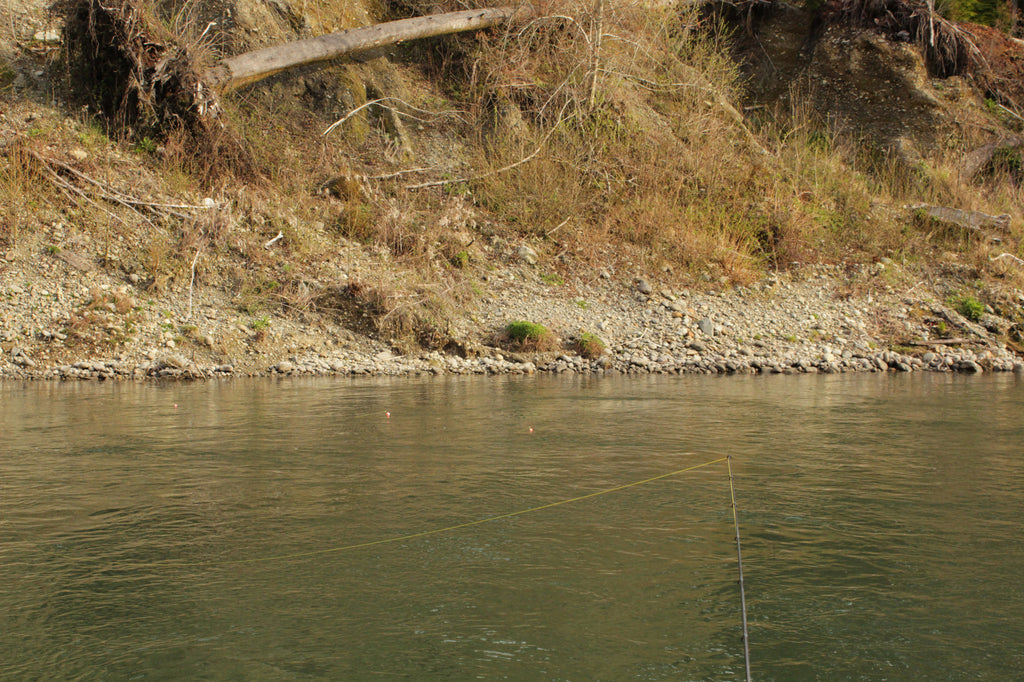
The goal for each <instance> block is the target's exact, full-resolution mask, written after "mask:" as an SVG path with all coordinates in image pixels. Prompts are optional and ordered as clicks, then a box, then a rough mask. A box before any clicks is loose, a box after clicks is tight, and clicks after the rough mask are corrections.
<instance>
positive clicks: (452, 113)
mask: <svg viewBox="0 0 1024 682" xmlns="http://www.w3.org/2000/svg"><path fill="white" fill-rule="evenodd" d="M389 101H394V102H400V103H401V104H404V105H405V106H406V107H408V108H410V109H412V110H414V111H418V112H420V113H424V114H430V115H431V116H436V117H441V116H454V117H455V118H460V117H459V116H458V112H456V111H429V110H427V109H420V108H419V107H414V106H413V105H411V104H409V103H408V102H406V101H405V100H403V99H400V98H398V97H381V98H379V99H372V100H370V101H369V102H366V103H364V104H360V105H359V106H358V107H356V108H355V109H353V110H352V111H350V112H348V113H347V114H345V115H344V116H343V117H342V118H340V119H338V120H337V121H335V122H334V123H332V124H331V125H329V126H328V127H327V130H325V131H324V132H323V133H321V136H324V137H325V136H327V134H328V133H330V132H331V131H332V130H334V129H335V128H337V127H338V126H340V125H341V124H343V123H344V122H345V121H347V120H349V119H350V118H352V117H353V116H355V115H356V114H358V113H359V112H360V111H362V110H363V109H365V108H367V107H370V106H373V105H374V104H380V105H381V107H383V108H384V109H390V110H391V111H393V112H395V113H396V114H398V115H399V116H405V117H406V118H412V119H415V120H417V121H422V120H423V119H421V118H416V117H415V116H413V115H412V114H408V113H406V112H404V111H401V110H399V109H396V108H394V107H389V106H387V105H384V104H381V102H389Z"/></svg>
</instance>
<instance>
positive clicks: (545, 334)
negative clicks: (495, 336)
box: [505, 320, 556, 351]
mask: <svg viewBox="0 0 1024 682" xmlns="http://www.w3.org/2000/svg"><path fill="white" fill-rule="evenodd" d="M505 340H506V341H507V342H508V344H509V345H511V346H513V347H514V348H518V349H521V350H538V351H542V350H550V349H552V348H554V347H555V344H556V339H555V336H554V334H552V333H551V330H549V329H548V328H547V327H545V326H544V325H542V324H536V323H534V322H527V321H525V320H515V321H513V322H509V323H508V324H507V325H505Z"/></svg>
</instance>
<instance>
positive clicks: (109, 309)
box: [0, 253, 1024, 381]
mask: <svg viewBox="0 0 1024 682" xmlns="http://www.w3.org/2000/svg"><path fill="white" fill-rule="evenodd" d="M61 255H62V254H61V253H58V254H54V255H52V257H44V258H36V259H22V258H19V257H18V256H17V255H16V254H10V253H8V254H6V255H4V257H3V260H2V261H0V271H2V272H3V275H4V277H3V282H4V283H3V285H2V289H0V319H3V321H4V325H3V331H2V337H0V344H2V348H3V355H2V357H0V378H2V379H6V380H24V379H36V380H98V381H104V380H115V381H116V380H151V379H187V380H189V379H213V378H223V377H232V376H272V375H276V376H280V375H339V376H346V375H424V374H507V373H533V372H554V373H564V372H579V373H702V374H709V373H720V374H731V373H756V372H761V373H814V372H827V373H838V372H880V371H902V372H912V371H943V372H951V371H953V372H957V371H958V372H975V373H978V372H987V371H995V372H1008V371H1017V372H1024V361H1022V359H1021V357H1020V356H1019V355H1017V354H1015V353H1014V352H1013V350H1012V348H1011V347H1008V346H1007V343H1006V333H1007V331H1008V330H1010V329H1011V328H1012V325H1013V322H1012V321H1011V320H1008V319H1005V318H1003V317H1001V316H999V315H997V314H995V313H996V311H995V310H993V309H991V308H989V309H988V311H987V312H985V313H983V314H981V315H980V319H979V321H978V322H977V323H975V322H972V321H970V320H968V319H966V318H965V317H963V316H962V315H961V314H960V313H959V312H957V311H956V310H954V309H953V308H952V307H951V306H950V305H949V301H948V295H945V296H944V294H943V291H942V290H941V289H942V286H941V285H940V286H939V287H936V285H935V284H934V283H932V282H930V281H928V279H927V278H926V277H925V274H924V273H922V272H916V271H914V270H913V269H910V268H905V267H903V266H900V265H899V264H896V263H893V262H891V261H888V262H880V263H877V264H873V265H868V266H852V267H843V266H830V265H805V266H799V265H794V266H793V267H792V268H791V270H789V271H787V272H785V273H777V274H773V275H770V276H769V277H767V278H766V279H764V280H763V281H761V282H758V283H755V284H753V285H751V286H722V287H719V288H715V287H713V286H709V287H708V288H707V289H706V290H692V289H689V288H685V287H679V286H674V285H673V284H671V283H668V282H665V283H661V282H659V281H658V280H657V279H656V278H653V277H647V276H644V275H642V274H641V275H631V274H628V273H612V272H609V271H601V272H599V273H597V274H596V275H595V276H594V277H593V278H592V279H591V280H589V281H588V280H583V279H578V280H576V281H562V280H556V279H554V278H552V277H550V276H548V275H545V274H544V273H543V272H542V271H540V270H538V269H537V267H536V266H535V265H532V264H530V263H529V262H527V261H522V260H520V262H516V263H511V264H509V265H507V266H506V267H503V268H495V269H493V270H492V271H490V272H489V273H488V274H487V275H485V276H484V277H483V278H482V279H481V280H480V281H479V282H478V285H479V291H478V293H477V294H476V295H474V296H473V297H472V298H471V299H470V300H469V301H468V302H467V304H466V305H465V307H464V308H462V309H461V310H460V311H459V312H457V313H456V314H453V316H452V319H451V326H450V328H449V333H450V335H451V337H452V339H453V342H451V343H449V344H448V346H447V348H446V350H445V351H439V350H433V351H421V350H414V351H408V350H405V349H403V348H402V347H400V344H397V343H393V342H389V340H388V339H383V338H374V336H373V335H368V334H364V333H360V332H357V331H353V329H352V328H350V326H346V324H344V323H343V321H342V320H341V319H339V318H338V317H336V316H333V315H331V314H330V313H323V314H317V315H309V314H307V315H305V316H298V315H292V316H289V315H272V314H268V315H263V316H260V317H259V318H253V317H252V316H250V315H248V314H246V313H244V312H242V311H239V309H238V308H237V306H236V305H233V304H232V295H231V292H230V291H224V290H219V289H215V288H209V287H203V288H193V290H191V291H189V290H188V289H187V288H184V287H182V288H181V289H180V290H178V291H175V292H170V293H169V294H168V295H165V296H163V297H160V298H150V297H148V296H149V294H148V293H147V292H146V291H145V289H144V288H143V287H142V286H141V285H140V286H135V285H133V283H132V281H131V279H127V280H124V279H121V278H119V277H116V276H113V275H112V274H110V273H108V272H106V271H103V270H99V269H90V270H89V271H81V270H78V269H76V268H75V267H74V265H73V264H72V263H69V262H68V261H69V258H68V256H67V255H64V257H63V258H62V257H61ZM12 256H13V257H12ZM72 260H73V259H72ZM16 282H22V284H17V283H16ZM945 289H947V290H948V285H946V286H945ZM1006 297H1007V302H1008V305H1010V306H1014V305H1016V306H1019V305H1020V303H1021V302H1022V301H1021V299H1022V298H1024V296H1022V295H1021V294H1020V293H1019V292H1017V293H1013V292H1011V293H1010V294H1007V295H1006ZM514 320H529V321H531V322H534V323H538V324H542V325H544V326H546V327H547V328H549V329H550V330H552V332H553V333H554V334H556V335H557V336H558V337H559V338H558V341H557V346H558V347H557V348H556V349H555V350H550V351H546V352H521V351H516V350H513V349H510V348H508V347H503V346H502V344H501V343H500V342H499V341H498V339H499V337H500V332H501V330H502V329H503V328H504V327H505V326H506V325H507V324H508V323H509V322H512V321H514ZM583 333H588V334H593V335H595V336H597V337H598V338H600V339H601V341H602V342H603V343H604V345H605V352H604V353H602V354H601V355H600V356H599V357H592V358H588V357H583V356H581V355H579V354H578V353H577V352H576V351H574V350H572V349H573V348H574V343H573V341H574V340H575V339H578V338H579V336H580V335H582V334H583Z"/></svg>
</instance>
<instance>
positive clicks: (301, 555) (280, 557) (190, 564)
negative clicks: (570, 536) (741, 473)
mask: <svg viewBox="0 0 1024 682" xmlns="http://www.w3.org/2000/svg"><path fill="white" fill-rule="evenodd" d="M728 459H729V458H728V457H719V458H718V459H713V460H711V461H710V462H704V463H703V464H695V465H693V466H690V467H686V468H685V469H679V470H677V471H670V472H669V473H667V474H661V475H660V476H652V477H651V478H645V479H643V480H642V481H633V482H632V483H626V484H624V485H619V486H615V487H614V488H606V489H605V490H598V491H596V492H592V493H588V494H586V495H580V496H579V497H573V498H570V499H567V500H559V501H558V502H550V503H548V504H542V505H539V506H536V507H530V508H529V509H520V510H519V511H514V512H509V513H507V514H498V515H497V516H488V517H487V518H484V519H477V520H476V521H467V522H465V523H459V524H456V525H454V526H446V527H444V528H435V529H433V530H425V531H421V532H419V533H410V534H408V535H399V536H397V537H393V538H385V539H383V540H372V541H370V542H358V543H355V544H352V545H343V546H341V547H329V548H327V549H317V550H311V551H308V552H296V553H294V554H277V555H274V556H265V557H250V558H248V559H229V560H226V561H175V560H167V561H153V562H148V563H124V564H118V566H119V567H123V568H163V567H169V568H177V567H181V568H197V567H203V566H209V567H212V566H237V565H241V564H258V563H268V562H271V561H287V560H290V559H306V558H309V557H315V556H323V555H325V554H337V553H338V552H347V551H349V550H353V549H363V548H366V547H376V546H378V545H387V544H390V543H393V542H404V541H406V540H415V539H417V538H425V537H429V536H431V535H438V534H440V533H447V532H450V531H453V530H459V529H460V528H469V527H471V526H479V525H480V524H482V523H490V522H492V521H500V520H502V519H510V518H513V517H516V516H522V515H524V514H531V513H533V512H538V511H542V510H544V509H552V508H554V507H560V506H562V505H565V504H571V503H573V502H581V501H583V500H589V499H591V498H594V497H599V496H601V495H607V494H609V493H614V492H618V491H620V490H626V489H627V488H633V487H635V486H638V485H644V484H645V483H652V482H654V481H660V480H661V479H663V478H670V477H672V476H678V475H679V474H684V473H686V472H688V471H695V470H697V469H701V468H703V467H707V466H711V465H712V464H718V463H719V462H726V461H728Z"/></svg>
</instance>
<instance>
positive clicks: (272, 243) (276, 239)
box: [263, 230, 284, 249]
mask: <svg viewBox="0 0 1024 682" xmlns="http://www.w3.org/2000/svg"><path fill="white" fill-rule="evenodd" d="M283 237H284V232H282V231H281V230H278V231H277V236H276V237H274V238H273V239H271V240H270V241H269V242H267V243H266V244H264V245H263V248H264V249H269V248H270V247H271V246H273V245H274V244H275V243H277V242H278V241H279V240H280V239H282V238H283Z"/></svg>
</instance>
